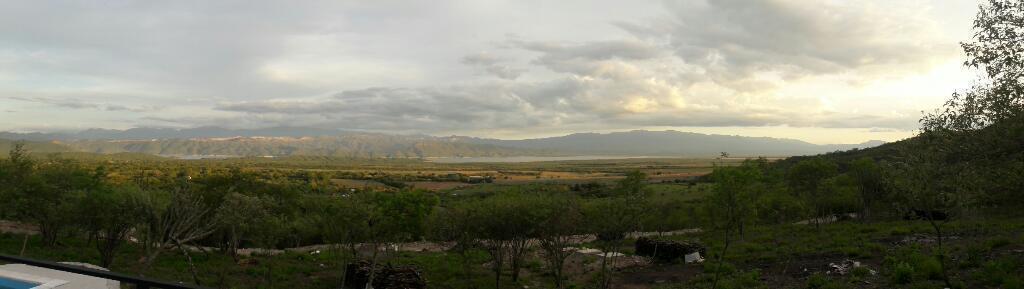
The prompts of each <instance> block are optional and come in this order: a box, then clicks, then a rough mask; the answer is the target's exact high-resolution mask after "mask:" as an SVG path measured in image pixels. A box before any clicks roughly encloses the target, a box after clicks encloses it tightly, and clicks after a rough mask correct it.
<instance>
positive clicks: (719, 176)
mask: <svg viewBox="0 0 1024 289" xmlns="http://www.w3.org/2000/svg"><path fill="white" fill-rule="evenodd" d="M711 177H712V179H713V180H714V182H715V186H714V191H713V193H712V194H711V195H710V196H709V197H708V199H707V200H706V202H705V210H704V211H705V213H706V216H707V218H706V219H707V221H708V223H709V225H710V228H711V229H712V230H716V231H720V232H721V233H722V236H723V238H722V240H723V244H724V246H723V248H722V252H721V253H720V254H719V255H718V264H717V269H716V270H715V277H714V281H713V283H712V287H711V288H716V287H717V286H718V280H719V277H720V272H721V271H722V270H721V269H722V264H723V262H724V260H725V255H726V253H728V251H729V246H730V245H731V244H732V240H733V236H734V234H738V233H739V231H740V228H741V226H742V224H743V223H744V222H745V221H746V220H747V219H748V218H750V217H751V216H753V214H754V212H753V196H754V191H755V190H757V186H758V185H759V180H760V171H759V170H758V169H757V168H756V167H754V166H750V165H741V166H739V167H716V168H715V171H714V172H713V173H712V175H711Z"/></svg>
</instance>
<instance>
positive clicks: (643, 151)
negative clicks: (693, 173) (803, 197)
mask: <svg viewBox="0 0 1024 289" xmlns="http://www.w3.org/2000/svg"><path fill="white" fill-rule="evenodd" d="M451 138H452V139H454V140H457V141H462V142H467V143H474V144H490V145H497V146H505V147H512V148H521V149H534V150H550V151H561V152H574V153H577V154H595V155H633V156H679V155H683V156H717V155H719V153H721V152H728V153H730V154H733V155H742V156H759V155H760V156H792V155H806V154H819V153H826V152H833V151H840V150H850V149H854V148H867V147H873V146H878V145H881V144H884V142H882V141H869V142H865V143H861V144H849V145H846V144H840V145H817V144H812V143H808V142H804V141H800V140H795V139H784V138H769V137H745V136H732V135H714V134H710V135H709V134H700V133H692V132H679V131H672V130H668V131H645V130H634V131H628V132H613V133H605V134H600V133H576V134H571V135H566V136H560V137H549V138H537V139H524V140H499V139H483V138H470V137H451Z"/></svg>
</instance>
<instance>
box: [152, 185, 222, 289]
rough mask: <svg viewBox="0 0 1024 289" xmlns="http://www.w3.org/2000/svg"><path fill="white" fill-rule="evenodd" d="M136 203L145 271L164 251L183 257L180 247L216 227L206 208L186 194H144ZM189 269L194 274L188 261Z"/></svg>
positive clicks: (212, 214) (216, 224)
mask: <svg viewBox="0 0 1024 289" xmlns="http://www.w3.org/2000/svg"><path fill="white" fill-rule="evenodd" d="M138 202H139V204H138V205H139V206H140V207H141V208H143V211H144V212H146V214H145V215H144V216H143V218H142V224H140V227H141V228H142V229H141V230H140V231H141V232H140V233H141V235H142V238H141V243H142V248H143V254H144V256H143V258H142V260H143V264H144V265H145V267H146V268H150V267H152V265H153V262H154V261H156V258H157V257H158V256H160V254H161V253H162V252H163V251H165V250H168V249H172V248H178V249H181V250H182V251H183V252H184V253H185V254H186V256H187V250H185V248H184V244H188V243H191V242H193V241H196V240H199V239H202V238H205V237H206V236H209V235H210V234H212V233H213V232H214V230H216V228H217V226H218V225H219V223H218V222H217V221H216V220H214V210H213V209H211V208H209V207H207V206H206V205H205V204H204V203H203V200H202V198H199V197H196V196H194V195H192V194H191V193H189V192H187V191H180V190H179V191H177V192H174V193H170V192H166V191H147V193H146V194H143V196H142V197H140V198H138ZM190 268H191V269H193V275H195V274H194V266H191V262H190Z"/></svg>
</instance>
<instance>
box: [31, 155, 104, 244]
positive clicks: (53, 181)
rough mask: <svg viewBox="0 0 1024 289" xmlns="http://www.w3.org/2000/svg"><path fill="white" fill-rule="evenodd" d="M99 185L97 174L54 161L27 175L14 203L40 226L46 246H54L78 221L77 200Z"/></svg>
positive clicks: (68, 163) (69, 161)
mask: <svg viewBox="0 0 1024 289" xmlns="http://www.w3.org/2000/svg"><path fill="white" fill-rule="evenodd" d="M100 182H101V179H100V178H99V177H98V176H97V175H95V174H94V173H93V172H90V171H89V170H86V169H85V168H83V167H82V166H81V165H80V164H79V163H77V162H74V161H71V160H64V159H51V160H49V161H47V162H45V163H43V164H40V165H39V166H37V167H36V170H35V171H33V174H31V175H27V176H26V178H25V179H24V180H23V181H22V182H21V184H20V187H19V189H18V190H16V192H18V194H17V195H15V197H14V201H15V202H16V203H18V204H17V207H18V208H19V209H20V210H21V213H20V214H21V215H22V216H23V217H24V218H26V219H28V220H29V221H31V222H33V223H35V224H36V225H38V226H39V233H40V235H42V237H43V243H44V244H46V245H49V246H53V245H56V244H57V241H58V240H57V238H58V237H59V236H61V235H62V234H63V233H64V232H65V231H66V230H67V229H68V228H69V227H71V226H72V225H73V224H74V223H75V221H76V220H77V218H78V217H77V216H75V212H76V210H75V206H76V204H77V203H78V200H79V199H80V198H82V196H83V195H84V193H85V192H88V191H92V190H95V189H97V188H98V187H99V184H100Z"/></svg>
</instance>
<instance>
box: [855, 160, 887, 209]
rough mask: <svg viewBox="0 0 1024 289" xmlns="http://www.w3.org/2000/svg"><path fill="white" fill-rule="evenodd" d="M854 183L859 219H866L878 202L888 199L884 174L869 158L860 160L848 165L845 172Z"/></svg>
mask: <svg viewBox="0 0 1024 289" xmlns="http://www.w3.org/2000/svg"><path fill="white" fill-rule="evenodd" d="M847 173H848V174H849V175H850V177H852V178H853V180H854V181H855V182H856V185H857V191H858V196H860V206H861V211H860V218H861V219H862V220H867V219H868V214H869V212H870V211H871V209H872V208H874V207H875V206H876V204H877V203H878V201H881V200H885V199H887V198H888V196H887V193H888V187H887V181H886V179H885V173H884V172H883V171H882V168H881V167H879V166H878V164H876V163H875V161H874V160H872V159H871V158H867V157H864V158H860V159H857V160H855V161H853V163H851V164H850V168H849V171H848V172H847Z"/></svg>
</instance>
